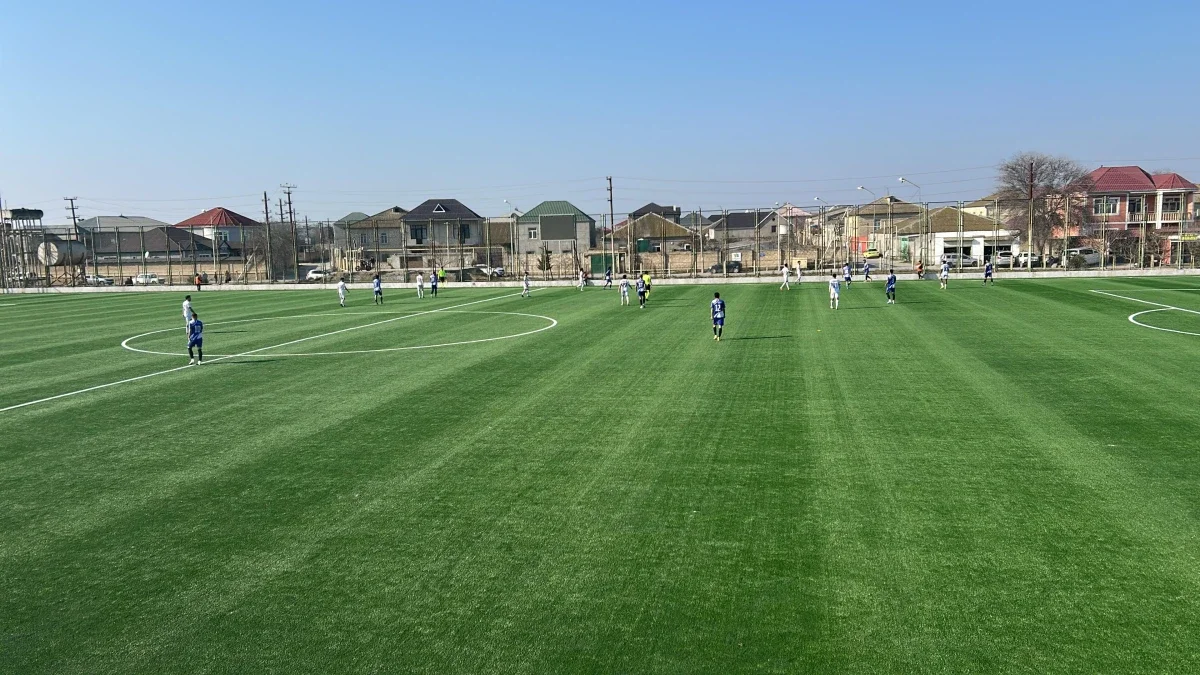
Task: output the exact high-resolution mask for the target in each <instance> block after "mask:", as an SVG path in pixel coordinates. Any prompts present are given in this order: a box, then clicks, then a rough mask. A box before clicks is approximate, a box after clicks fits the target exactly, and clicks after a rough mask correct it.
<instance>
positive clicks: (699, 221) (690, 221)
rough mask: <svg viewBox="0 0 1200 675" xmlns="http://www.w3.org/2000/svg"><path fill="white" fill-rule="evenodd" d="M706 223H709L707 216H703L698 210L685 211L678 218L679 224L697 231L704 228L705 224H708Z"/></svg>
mask: <svg viewBox="0 0 1200 675" xmlns="http://www.w3.org/2000/svg"><path fill="white" fill-rule="evenodd" d="M709 215H712V214H709ZM708 223H709V220H708V218H706V217H705V216H704V214H703V213H701V212H700V211H692V212H690V213H687V214H685V215H683V216H681V217H680V218H679V224H680V225H682V226H684V227H686V228H688V229H689V230H695V231H697V232H699V231H700V230H702V229H704V227H705V226H706V225H708Z"/></svg>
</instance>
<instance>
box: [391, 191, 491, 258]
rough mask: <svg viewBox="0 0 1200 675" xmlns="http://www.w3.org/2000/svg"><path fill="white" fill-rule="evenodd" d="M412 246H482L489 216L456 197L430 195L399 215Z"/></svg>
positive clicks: (409, 243) (409, 244)
mask: <svg viewBox="0 0 1200 675" xmlns="http://www.w3.org/2000/svg"><path fill="white" fill-rule="evenodd" d="M400 220H401V221H402V222H403V223H404V225H405V226H406V227H407V228H408V246H409V247H412V248H418V249H420V248H423V247H425V248H427V247H445V246H460V245H461V246H481V245H482V244H483V241H484V224H485V223H486V219H485V218H484V217H483V216H480V215H479V214H478V213H475V212H474V211H472V210H471V209H470V208H468V207H467V206H466V205H464V204H463V203H462V202H460V201H458V200H457V199H428V200H426V201H424V202H422V203H421V204H420V206H417V207H416V208H415V209H413V210H412V211H409V212H408V213H406V214H404V215H403V216H402V217H401V219H400Z"/></svg>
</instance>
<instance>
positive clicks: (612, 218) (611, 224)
mask: <svg viewBox="0 0 1200 675" xmlns="http://www.w3.org/2000/svg"><path fill="white" fill-rule="evenodd" d="M608 228H609V229H608V235H609V238H610V239H613V249H614V250H615V249H616V247H617V245H616V240H615V238H614V235H616V231H617V219H616V214H615V213H614V212H613V193H612V176H608ZM616 263H617V261H615V260H614V261H613V267H616Z"/></svg>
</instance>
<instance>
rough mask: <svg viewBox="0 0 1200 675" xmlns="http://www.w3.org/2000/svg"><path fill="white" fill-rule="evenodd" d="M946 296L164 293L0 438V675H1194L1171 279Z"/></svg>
mask: <svg viewBox="0 0 1200 675" xmlns="http://www.w3.org/2000/svg"><path fill="white" fill-rule="evenodd" d="M978 283H979V282H978V280H974V279H972V280H970V281H965V280H962V279H958V278H956V279H953V280H952V281H951V286H950V288H949V289H948V290H947V291H940V290H939V289H938V288H937V284H936V283H935V282H932V281H931V282H902V283H901V284H900V288H899V304H897V305H896V306H891V307H889V306H885V305H884V296H883V287H882V284H881V283H878V282H877V283H874V284H863V283H861V282H860V283H855V284H854V285H853V286H852V287H850V288H849V289H846V290H845V291H844V292H843V296H842V304H841V309H840V310H838V311H836V312H835V311H831V310H829V309H828V303H827V295H826V292H825V288H824V285H823V284H808V285H804V286H803V287H795V288H793V290H791V291H789V292H781V291H778V290H777V289H776V287H775V286H774V285H726V286H712V285H709V286H705V285H695V286H664V285H660V286H659V287H657V288H655V289H654V291H653V292H652V297H651V299H650V303H649V307H648V308H647V309H646V310H639V309H638V308H637V304H636V299H635V300H634V304H633V306H632V307H620V306H618V302H617V295H616V292H615V291H602V290H600V289H598V288H589V289H588V290H587V291H586V292H582V293H581V292H579V291H577V290H575V289H571V288H554V289H545V290H540V291H538V292H537V293H535V295H534V297H532V298H530V299H524V298H520V297H514V294H515V292H516V291H514V290H513V289H491V290H477V291H476V290H468V289H457V288H454V287H453V285H451V286H450V287H449V288H446V289H443V292H442V294H441V296H440V297H438V298H436V299H431V298H426V299H424V300H418V299H417V298H415V297H414V296H413V295H412V294H411V293H410V292H409V291H400V290H389V291H388V292H387V304H386V305H384V306H383V307H376V306H373V305H372V304H371V301H370V294H369V292H366V291H354V292H352V293H351V295H350V303H349V304H350V306H349V307H348V308H346V309H345V310H343V309H341V308H339V307H337V306H336V301H335V299H334V297H333V295H332V293H330V292H316V291H313V292H295V291H293V292H234V293H229V292H221V293H217V292H202V293H199V294H193V295H194V304H195V308H196V310H197V312H198V313H199V314H200V316H201V318H202V319H203V320H204V321H205V322H206V324H207V329H206V335H205V347H206V350H207V351H206V353H207V354H209V357H208V361H209V362H208V363H206V364H205V365H204V366H202V367H192V368H184V369H181V370H176V371H174V372H166V373H163V374H160V375H155V376H153V377H149V378H146V379H140V380H135V381H130V382H125V383H123V384H119V385H115V386H112V387H108V388H103V389H97V390H94V391H90V392H86V393H81V394H78V395H74V396H69V397H65V398H58V399H53V400H49V401H46V402H43V403H39V404H36V405H30V406H27V407H22V408H17V409H11V410H7V411H4V412H0V591H2V592H0V672H13V673H18V672H19V673H30V672H55V673H74V672H86V673H94V672H120V673H162V672H197V671H205V672H261V671H275V672H302V671H303V672H340V671H369V672H378V671H419V672H579V671H589V672H643V671H648V672H686V673H694V672H713V673H728V672H747V671H750V672H794V671H800V672H804V671H808V672H821V673H828V672H866V671H872V672H1080V673H1095V672H1180V673H1184V672H1197V671H1200V598H1198V596H1197V591H1198V590H1200V536H1198V535H1200V489H1198V487H1200V484H1198V479H1200V410H1198V408H1197V403H1198V401H1197V396H1196V393H1195V383H1196V373H1197V367H1196V364H1197V358H1198V357H1200V335H1190V334H1187V333H1198V334H1200V291H1187V290H1158V289H1168V288H1192V289H1196V288H1200V283H1197V282H1196V281H1195V280H1191V279H1182V278H1181V279H1143V280H1139V281H1132V280H1122V279H1072V280H1053V281H1051V280H1044V281H1003V280H1002V281H1001V283H1000V284H998V285H996V286H995V287H988V288H983V287H980V286H979V285H978ZM1092 289H1110V290H1112V291H1113V292H1114V293H1117V294H1119V295H1121V296H1124V297H1113V296H1106V295H1102V294H1099V293H1093V292H1091V290H1092ZM714 290H719V291H720V292H721V294H722V297H723V298H725V299H726V301H727V303H728V317H729V318H728V321H727V327H726V332H725V339H724V340H722V341H721V342H720V343H717V342H714V341H713V340H712V339H711V337H712V333H711V330H710V325H709V310H708V304H709V300H710V299H711V297H712V292H713V291H714ZM182 296H183V291H180V292H179V293H122V294H102V295H64V296H49V295H34V296H0V408H6V407H9V406H13V405H16V404H20V403H25V402H29V401H34V400H38V399H42V398H46V397H51V396H56V395H59V394H63V393H68V392H72V391H76V390H80V389H85V388H88V387H93V386H98V385H103V384H107V383H111V382H116V381H121V380H125V379H128V378H134V377H138V376H142V375H147V374H151V373H158V372H161V371H165V370H168V369H172V368H177V367H179V366H183V365H185V364H186V360H187V359H186V357H180V356H162V355H154V354H144V353H136V352H133V351H129V350H127V349H123V348H122V347H121V346H120V343H121V341H122V340H124V339H126V338H128V337H130V336H134V335H138V334H142V333H147V332H150V331H156V330H166V329H170V330H169V331H168V332H163V333H155V334H152V335H149V336H146V337H143V338H140V339H138V340H134V341H132V342H131V343H130V346H132V347H136V348H140V349H146V350H149V351H163V352H183V346H184V331H183V326H182V319H181V317H180V312H179V302H180V301H181V300H182ZM1126 298H1136V299H1141V300H1143V301H1145V302H1148V303H1159V305H1153V304H1145V302H1143V303H1139V302H1136V301H1135V300H1130V299H1126ZM479 301H483V302H479ZM465 303H475V304H470V305H466V304H465ZM1162 305H1169V306H1172V307H1179V308H1182V309H1186V310H1192V312H1191V313H1190V312H1186V311H1178V310H1167V311H1160V312H1151V313H1149V314H1144V315H1142V316H1140V317H1138V320H1139V321H1142V322H1143V323H1147V324H1150V325H1157V326H1161V327H1165V328H1170V329H1172V330H1175V331H1182V332H1166V331H1158V330H1152V329H1149V328H1145V327H1141V326H1138V325H1135V324H1133V323H1131V322H1130V321H1129V320H1127V317H1128V316H1129V315H1130V314H1132V313H1135V312H1141V311H1144V310H1153V309H1165V308H1164V307H1162ZM436 309H446V310H453V311H434V312H430V310H436ZM418 312H425V313H421V314H417V313H418ZM493 312H514V313H517V314H496V313H493ZM410 314H411V315H412V316H408V315H410ZM279 317H289V318H279ZM397 317H405V318H397ZM541 317H547V318H541ZM248 319H265V320H261V321H260V320H254V321H248ZM389 319H395V320H390V321H389ZM551 320H554V321H557V325H556V326H553V327H552V328H548V329H547V330H543V331H541V332H536V333H531V334H529V335H524V336H521V337H514V338H510V339H500V340H491V341H485V342H471V341H474V340H484V339H487V338H496V337H502V336H505V335H511V334H517V333H524V332H530V331H535V330H537V329H539V328H543V327H547V326H549V325H550V323H551ZM234 322H237V323H234ZM367 324H375V325H371V326H369V327H365V328H357V327H359V326H366V325H367ZM347 329H350V330H347ZM314 336H324V337H316V338H315V339H309V338H313V337H314ZM449 342H468V344H461V345H456V346H447V347H439V348H428V349H406V350H396V351H373V352H366V353H351V354H329V355H321V356H284V355H283V354H311V353H313V352H346V351H349V352H362V351H364V350H378V349H394V348H396V347H420V346H422V345H433V344H442V343H449ZM284 343H290V344H286V345H285V344H284ZM273 345H282V346H279V347H273V348H268V347H272V346H273ZM222 355H241V356H234V357H225V356H222Z"/></svg>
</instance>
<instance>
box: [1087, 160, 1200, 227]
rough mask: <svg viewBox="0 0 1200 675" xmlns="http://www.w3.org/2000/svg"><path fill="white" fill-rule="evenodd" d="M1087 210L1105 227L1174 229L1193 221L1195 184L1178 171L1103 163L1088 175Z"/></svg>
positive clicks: (1095, 223)
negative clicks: (1169, 171) (1154, 171)
mask: <svg viewBox="0 0 1200 675" xmlns="http://www.w3.org/2000/svg"><path fill="white" fill-rule="evenodd" d="M1089 178H1090V187H1089V189H1088V193H1087V200H1088V213H1089V214H1091V216H1092V222H1093V225H1100V224H1102V225H1103V227H1104V228H1105V229H1110V230H1111V229H1117V230H1134V229H1139V230H1140V229H1141V228H1143V227H1146V228H1151V227H1153V228H1154V229H1156V230H1161V229H1169V230H1172V231H1175V232H1178V231H1179V230H1180V227H1181V225H1183V224H1186V223H1188V222H1189V221H1194V220H1195V215H1196V208H1195V196H1196V192H1197V190H1196V185H1195V184H1194V183H1192V182H1191V181H1189V180H1188V179H1186V178H1184V177H1183V176H1180V175H1179V174H1177V173H1161V174H1150V173H1149V172H1147V171H1146V170H1144V169H1142V168H1141V167H1137V166H1102V167H1100V168H1099V169H1096V170H1095V171H1093V172H1092V173H1091V174H1090V176H1089Z"/></svg>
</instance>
